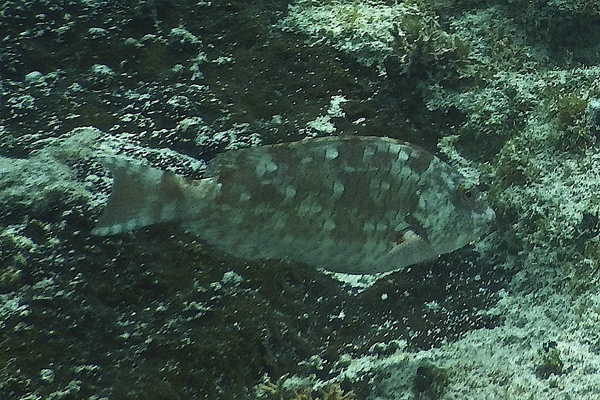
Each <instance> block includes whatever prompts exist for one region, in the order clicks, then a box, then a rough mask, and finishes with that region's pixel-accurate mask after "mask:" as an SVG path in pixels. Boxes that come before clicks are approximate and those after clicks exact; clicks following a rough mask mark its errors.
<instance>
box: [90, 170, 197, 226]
mask: <svg viewBox="0 0 600 400" xmlns="http://www.w3.org/2000/svg"><path fill="white" fill-rule="evenodd" d="M104 163H105V165H106V166H107V167H108V168H109V169H110V170H111V172H112V174H113V177H114V180H113V184H112V190H111V194H110V196H109V198H108V202H107V205H106V208H105V210H104V212H103V213H102V215H101V216H100V219H99V221H98V224H97V225H96V227H95V228H94V229H93V230H92V232H91V233H92V234H93V235H99V236H108V235H115V234H117V233H121V232H126V231H131V230H134V229H138V228H141V227H144V226H148V225H152V224H156V223H159V222H168V221H176V220H180V219H182V218H185V217H186V216H187V214H188V211H189V209H190V208H193V205H190V204H189V203H190V201H191V199H190V197H193V196H191V192H192V190H191V189H190V187H191V185H189V184H188V182H187V180H186V178H184V177H182V176H179V175H176V174H174V173H172V172H170V171H161V170H159V169H156V168H152V167H150V166H148V165H146V164H144V163H142V162H139V161H133V160H128V159H123V158H110V159H107V160H105V162H104ZM192 182H202V180H201V181H192Z"/></svg>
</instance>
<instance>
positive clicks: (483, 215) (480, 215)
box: [473, 207, 496, 235]
mask: <svg viewBox="0 0 600 400" xmlns="http://www.w3.org/2000/svg"><path fill="white" fill-rule="evenodd" d="M495 219H496V213H495V212H494V210H492V209H491V208H490V207H485V208H484V209H483V210H481V211H479V212H476V213H474V215H473V220H474V221H475V226H477V227H479V229H478V230H479V234H480V235H483V234H484V233H487V232H488V231H489V230H490V228H491V222H492V221H494V220H495Z"/></svg>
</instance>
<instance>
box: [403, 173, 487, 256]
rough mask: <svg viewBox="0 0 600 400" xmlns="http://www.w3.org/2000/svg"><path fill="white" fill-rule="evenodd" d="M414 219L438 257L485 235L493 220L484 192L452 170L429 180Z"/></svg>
mask: <svg viewBox="0 0 600 400" xmlns="http://www.w3.org/2000/svg"><path fill="white" fill-rule="evenodd" d="M417 210H418V211H417V212H416V213H415V217H416V218H415V219H416V220H417V221H418V223H419V224H420V227H421V231H422V232H423V235H424V236H425V238H424V239H425V240H426V241H427V242H429V244H430V246H431V248H432V249H433V250H434V251H435V253H437V254H445V253H450V252H452V251H454V250H457V249H459V248H461V247H463V246H465V245H467V244H469V243H471V242H473V241H475V240H477V239H479V238H481V237H482V236H483V235H485V234H486V233H487V232H488V231H489V229H490V227H491V225H492V222H493V221H494V219H495V216H496V214H495V212H494V210H492V208H491V207H490V206H489V204H488V202H487V197H486V193H484V192H482V191H480V190H479V189H478V188H477V187H476V186H474V185H470V184H468V183H467V182H466V181H465V179H464V177H463V176H462V175H460V174H458V173H455V172H454V171H447V173H445V174H441V175H440V176H439V179H433V180H431V181H430V183H429V186H428V187H427V188H424V189H423V190H422V192H421V196H420V198H419V204H418V206H417Z"/></svg>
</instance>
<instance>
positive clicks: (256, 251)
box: [92, 136, 494, 274]
mask: <svg viewBox="0 0 600 400" xmlns="http://www.w3.org/2000/svg"><path fill="white" fill-rule="evenodd" d="M109 164H110V165H109V167H110V168H111V170H112V172H113V175H114V183H113V189H112V193H111V196H110V197H109V201H108V204H107V207H106V210H105V211H104V213H103V214H102V216H101V217H100V220H99V222H98V225H97V227H96V228H95V229H94V230H93V232H92V233H94V234H97V235H113V234H117V233H120V232H124V231H130V230H134V229H137V228H140V227H143V226H147V225H151V224H155V223H158V222H173V221H174V222H178V223H180V224H181V225H182V226H183V227H184V228H185V229H187V230H189V231H191V232H193V233H195V234H196V235H198V236H199V237H200V238H201V239H202V240H204V241H205V242H207V243H209V244H212V245H214V246H217V247H219V248H221V249H223V250H225V251H226V252H227V253H229V254H232V255H235V256H237V257H241V258H244V259H284V260H289V261H296V262H300V263H305V264H310V265H314V266H318V267H322V268H325V269H328V270H332V271H338V272H347V273H359V274H369V273H378V272H385V271H391V270H396V269H400V268H403V267H406V266H408V265H411V264H415V263H418V262H421V261H424V260H428V259H432V258H435V257H437V256H438V255H440V254H444V253H448V252H451V251H454V250H456V249H458V248H461V247H463V246H464V245H466V244H467V243H469V242H471V241H473V240H476V239H477V238H479V237H480V236H481V235H482V234H483V233H485V231H486V230H487V228H488V226H489V223H490V222H491V221H492V220H493V218H494V212H493V211H492V210H491V209H490V208H489V207H488V205H487V204H486V202H485V201H484V199H482V196H481V194H480V193H478V192H477V190H476V189H475V188H468V187H467V185H466V183H465V180H464V178H463V177H462V176H461V175H460V174H459V173H458V172H457V171H456V170H455V169H454V168H452V167H451V166H450V165H448V164H446V163H444V162H443V161H441V160H440V159H438V158H437V157H435V156H434V155H432V154H430V153H428V152H427V151H425V150H423V149H421V148H420V147H417V146H415V145H412V144H409V143H406V142H402V141H398V140H394V139H388V138H380V137H356V136H354V137H331V138H321V139H310V140H305V141H300V142H293V143H283V144H276V145H269V146H261V147H253V148H246V149H239V150H232V151H228V152H225V153H223V154H220V155H218V156H217V157H215V158H214V159H213V160H211V162H210V163H209V167H208V170H207V174H206V177H205V178H203V179H200V180H190V179H186V178H184V177H182V176H179V175H176V174H174V173H171V172H164V171H161V170H158V169H155V168H152V167H149V166H147V165H145V164H143V163H140V162H137V161H131V160H126V159H119V158H115V159H113V160H112V161H111V162H110V163H109Z"/></svg>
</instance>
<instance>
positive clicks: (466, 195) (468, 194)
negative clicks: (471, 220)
mask: <svg viewBox="0 0 600 400" xmlns="http://www.w3.org/2000/svg"><path fill="white" fill-rule="evenodd" d="M458 192H459V193H460V196H461V197H462V198H463V199H465V200H470V199H472V198H473V197H475V190H474V189H473V188H470V187H467V186H465V185H464V184H460V185H459V186H458Z"/></svg>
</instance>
